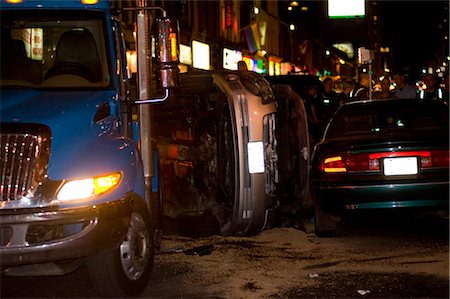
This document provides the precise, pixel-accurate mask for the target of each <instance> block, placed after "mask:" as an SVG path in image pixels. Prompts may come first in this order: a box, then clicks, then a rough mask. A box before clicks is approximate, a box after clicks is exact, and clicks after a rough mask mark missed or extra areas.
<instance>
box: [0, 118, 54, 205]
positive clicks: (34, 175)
mask: <svg viewBox="0 0 450 299" xmlns="http://www.w3.org/2000/svg"><path fill="white" fill-rule="evenodd" d="M49 152H50V129H49V128H48V127H46V126H42V125H26V124H3V123H2V125H1V148H0V157H1V165H0V175H1V178H0V183H1V186H0V193H1V201H2V202H4V201H11V200H19V199H21V198H22V197H23V196H25V195H26V194H27V193H29V192H31V193H32V192H34V191H35V189H36V187H37V186H38V184H39V182H40V181H42V179H43V178H44V177H45V176H46V174H47V165H48V158H49Z"/></svg>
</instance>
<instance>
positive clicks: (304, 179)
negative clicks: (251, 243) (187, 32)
mask: <svg viewBox="0 0 450 299" xmlns="http://www.w3.org/2000/svg"><path fill="white" fill-rule="evenodd" d="M180 81H181V82H180V88H179V90H178V91H177V92H175V93H174V95H173V96H171V97H170V98H169V100H168V101H166V102H165V103H163V104H160V105H155V106H154V113H153V115H154V122H155V130H154V137H155V138H156V144H157V147H158V152H159V159H158V161H159V171H160V175H159V176H160V178H161V180H160V184H161V189H162V207H163V211H164V215H165V216H166V217H171V218H172V219H177V221H178V232H179V233H180V234H184V235H189V236H205V235H208V234H214V233H222V234H225V235H252V234H256V233H258V232H260V231H261V230H263V229H264V228H266V227H268V226H270V225H272V224H273V223H274V222H275V221H276V219H277V215H278V213H279V212H280V211H282V212H287V213H291V214H295V213H296V212H297V211H298V210H300V209H301V208H302V206H303V202H304V200H305V198H306V195H307V192H308V167H309V143H308V133H307V122H306V115H305V109H304V106H303V102H302V100H301V98H300V97H299V96H298V95H297V94H296V93H295V92H293V91H292V90H291V89H290V87H289V86H288V85H281V84H280V85H274V86H270V84H269V83H268V82H267V81H266V80H265V79H264V78H263V77H261V76H260V75H258V74H256V73H252V72H249V71H217V72H203V71H191V72H189V73H186V74H182V76H181V80H180Z"/></svg>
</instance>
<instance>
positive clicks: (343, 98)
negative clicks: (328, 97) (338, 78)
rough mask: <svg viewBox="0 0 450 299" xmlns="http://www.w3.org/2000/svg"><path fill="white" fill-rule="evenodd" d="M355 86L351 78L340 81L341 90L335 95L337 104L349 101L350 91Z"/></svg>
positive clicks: (340, 104)
mask: <svg viewBox="0 0 450 299" xmlns="http://www.w3.org/2000/svg"><path fill="white" fill-rule="evenodd" d="M354 88H355V82H354V81H353V80H352V79H347V80H345V81H344V82H343V83H342V92H340V93H339V94H338V95H337V97H336V102H337V103H338V104H339V106H342V105H344V104H345V103H347V102H349V101H350V93H351V91H352V90H353V89H354Z"/></svg>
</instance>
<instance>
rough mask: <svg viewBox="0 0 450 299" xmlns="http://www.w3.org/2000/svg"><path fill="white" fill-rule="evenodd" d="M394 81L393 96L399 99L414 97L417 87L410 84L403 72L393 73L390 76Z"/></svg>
mask: <svg viewBox="0 0 450 299" xmlns="http://www.w3.org/2000/svg"><path fill="white" fill-rule="evenodd" d="M392 79H393V80H394V83H395V89H394V96H395V97H396V98H400V99H414V98H415V97H416V94H417V89H416V88H415V87H414V86H413V85H411V84H410V83H409V82H408V81H407V80H406V77H405V75H404V74H402V73H395V74H394V75H393V76H392Z"/></svg>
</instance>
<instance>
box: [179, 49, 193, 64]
mask: <svg viewBox="0 0 450 299" xmlns="http://www.w3.org/2000/svg"><path fill="white" fill-rule="evenodd" d="M180 63H184V64H188V65H192V49H191V47H189V46H186V45H183V44H180Z"/></svg>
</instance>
